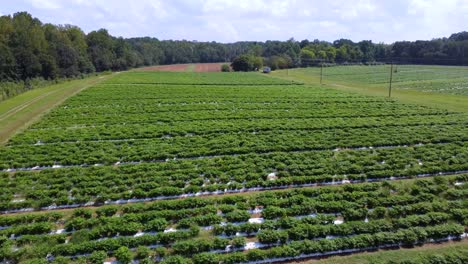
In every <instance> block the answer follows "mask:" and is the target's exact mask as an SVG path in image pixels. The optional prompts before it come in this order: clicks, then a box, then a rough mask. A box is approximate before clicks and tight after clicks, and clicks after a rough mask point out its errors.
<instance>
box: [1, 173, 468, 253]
mask: <svg viewBox="0 0 468 264" xmlns="http://www.w3.org/2000/svg"><path fill="white" fill-rule="evenodd" d="M452 180H453V178H452ZM447 184H448V181H444V179H443V178H438V179H437V180H436V181H430V180H418V181H416V182H415V183H414V184H412V185H411V189H410V190H406V188H407V187H408V186H392V185H388V184H365V185H357V186H346V187H335V188H323V190H322V189H309V190H307V189H304V190H290V191H285V192H271V193H263V194H260V195H257V196H255V197H245V196H236V197H223V198H206V199H205V198H203V199H186V200H184V201H185V202H180V203H177V201H165V202H157V203H153V204H148V205H143V204H136V205H128V206H125V207H122V213H121V214H120V217H115V216H114V217H110V216H112V215H115V214H116V213H117V210H118V208H117V207H102V208H100V209H99V211H97V212H96V213H97V217H98V218H94V217H93V216H92V213H91V214H90V212H89V211H87V210H83V209H78V210H76V211H75V213H74V215H73V217H72V219H71V221H72V222H70V223H73V224H68V228H71V229H76V228H77V227H79V226H81V228H83V227H84V228H86V226H88V227H93V229H99V228H100V227H101V228H104V226H105V225H106V224H111V223H114V222H115V221H117V222H115V223H114V224H115V225H114V227H113V229H110V231H109V229H108V228H107V230H108V232H107V234H108V235H111V236H112V234H113V233H112V232H113V231H112V230H114V231H115V229H114V228H121V229H122V230H120V231H122V232H123V233H124V232H125V231H129V230H123V229H125V226H127V227H133V226H134V225H130V224H128V225H127V224H124V223H125V222H122V221H123V220H121V219H124V220H127V221H128V220H132V221H135V220H136V219H139V220H138V221H142V220H143V219H142V218H141V217H142V216H145V218H144V219H147V220H146V221H148V222H146V223H147V224H146V225H147V226H148V227H149V226H150V225H152V227H151V228H150V229H158V230H162V228H163V227H164V224H167V222H165V221H174V220H176V219H178V220H177V221H178V222H180V221H182V220H183V219H184V218H185V219H187V218H189V217H194V216H195V217H196V216H197V215H205V214H206V213H207V212H208V211H206V210H209V211H211V212H214V211H215V210H216V211H217V210H219V209H223V210H225V214H224V215H223V216H224V217H226V218H227V217H228V215H229V217H230V220H232V221H237V220H239V218H238V217H237V216H235V213H237V212H238V211H237V210H238V209H236V208H238V207H239V206H240V203H241V201H244V202H250V203H252V204H256V205H257V206H258V205H262V206H263V207H264V209H263V212H262V215H263V214H264V216H265V217H267V218H269V219H276V217H281V214H279V215H278V213H277V212H278V210H281V208H283V210H289V206H288V205H289V204H291V203H294V204H297V203H298V201H302V200H304V199H306V198H307V196H304V194H309V195H312V196H316V197H321V199H327V200H329V199H332V200H333V198H332V197H333V196H334V195H335V194H336V195H338V196H337V198H341V199H346V197H344V196H343V195H344V194H348V195H352V196H351V197H354V199H355V200H356V202H353V203H349V202H348V203H343V201H345V200H335V201H334V202H335V204H336V205H338V204H344V205H343V206H342V207H341V208H342V211H343V216H344V217H345V219H351V220H352V219H354V218H355V217H356V216H355V215H354V214H353V213H352V212H350V210H357V211H359V210H360V209H359V208H362V206H363V205H361V203H366V201H367V197H365V194H367V193H368V192H367V191H371V190H373V191H371V192H370V193H369V194H372V193H373V192H375V194H373V195H371V196H372V197H376V198H378V197H379V196H380V195H379V193H377V192H380V193H382V194H383V193H387V196H388V197H387V199H383V198H380V199H381V200H382V204H385V203H393V202H395V201H392V200H393V199H391V197H400V196H402V198H403V197H405V196H404V193H405V192H406V193H408V194H410V193H412V192H414V191H415V190H418V192H420V195H419V197H420V198H419V199H415V197H413V196H411V195H408V196H406V198H405V200H406V202H403V200H401V201H400V203H402V204H405V205H401V206H398V205H395V206H394V207H390V208H387V209H383V210H389V212H390V211H392V210H396V209H394V208H398V207H400V209H399V210H398V211H395V212H394V213H391V214H390V213H388V214H385V213H384V214H382V213H378V214H377V213H376V214H375V215H373V216H372V217H371V218H370V219H371V220H370V221H369V222H367V223H366V222H364V221H363V216H360V217H359V218H360V219H361V220H360V222H349V221H345V223H344V224H343V225H337V226H335V225H331V226H328V227H324V226H323V224H325V226H326V225H327V223H325V222H328V221H329V220H331V218H329V217H326V216H324V217H320V216H319V217H306V218H300V219H296V218H289V219H288V218H280V219H276V220H273V221H265V222H264V223H262V224H252V225H251V228H253V229H256V232H259V233H258V234H257V238H258V239H259V240H261V241H263V243H264V244H276V243H279V242H281V241H280V240H282V239H283V242H287V241H294V240H303V239H304V238H306V237H307V238H312V237H314V238H318V237H324V236H327V235H331V236H333V235H340V236H342V235H352V236H351V237H355V236H357V235H358V234H359V233H362V232H364V233H375V232H379V230H380V231H382V230H387V231H388V230H390V229H392V228H397V229H392V230H394V231H395V232H398V231H399V230H398V228H411V227H415V226H427V225H431V224H441V223H444V222H445V221H447V220H448V219H449V218H453V219H458V220H457V221H460V219H463V218H460V216H459V215H457V214H452V215H448V214H444V213H432V212H434V211H442V210H444V208H447V207H446V206H448V207H449V208H451V212H457V210H462V209H461V208H463V205H462V203H461V201H462V200H458V202H457V200H455V201H453V202H449V203H450V205H448V204H444V202H441V201H438V202H433V203H431V202H419V203H414V202H417V201H418V200H427V199H428V198H429V197H431V196H432V194H431V192H435V193H434V195H435V196H433V197H434V198H433V199H435V197H436V196H440V195H443V193H444V192H446V191H449V189H452V188H454V187H453V186H452V187H449V185H447ZM389 189H392V190H393V192H389ZM392 193H393V194H392ZM423 194H425V195H423ZM323 195H328V197H327V196H323ZM340 195H341V197H339V196H340ZM273 197H277V198H279V199H274V198H273ZM437 199H440V198H437ZM310 200H311V201H313V200H314V199H310ZM410 201H411V202H410ZM226 203H227V204H233V206H230V207H229V206H227V205H224V206H223V205H222V204H226ZM412 203H414V204H412ZM445 203H447V202H445ZM207 204H217V206H219V208H218V209H216V208H214V207H206V205H207ZM299 204H301V203H300V202H299ZM331 204H332V202H322V203H320V202H319V203H315V206H316V207H317V208H323V209H324V210H330V208H331V206H330V205H331ZM302 205H303V206H307V205H308V206H310V205H312V204H307V203H305V202H302ZM190 206H192V207H193V206H195V208H198V209H196V210H195V212H193V209H185V210H182V211H181V208H188V207H190ZM277 206H281V207H277ZM457 207H458V208H460V209H457ZM164 208H166V209H169V208H172V209H174V213H170V212H169V211H167V210H163V211H161V209H164ZM204 208H206V209H204ZM269 208H270V209H269ZM352 208H355V209H352ZM403 208H405V210H406V213H402V211H401V209H403ZM148 209H153V210H156V211H147V210H148ZM333 209H335V210H336V208H333ZM229 210H231V211H229ZM379 210H380V211H381V210H382V209H378V208H374V209H373V210H372V211H368V210H366V211H367V212H369V213H371V212H374V211H379ZM138 211H139V212H144V213H135V212H138ZM177 211H179V212H180V214H177ZM465 211H466V210H465ZM184 212H185V213H184ZM425 213H427V214H426V215H410V214H425ZM405 214H406V215H409V216H407V217H404V218H400V219H398V217H400V216H401V215H405ZM465 214H466V212H465ZM371 215H372V214H371ZM385 215H387V217H395V219H394V220H391V221H390V222H383V221H386V220H372V219H374V217H375V218H376V219H379V218H381V217H385ZM83 217H86V218H83ZM174 217H175V218H174ZM231 217H232V218H231ZM242 217H244V218H243V219H244V220H245V216H242ZM242 217H241V218H242ZM364 217H365V216H364ZM56 219H57V218H56V217H51V218H50V219H49V220H50V221H56ZM79 219H82V220H81V221H80V220H79ZM86 219H88V220H86ZM93 219H96V220H93ZM157 219H159V220H157ZM162 219H166V220H162ZM391 219H392V218H391ZM28 221H30V219H29V220H27V221H26V222H28ZM83 221H84V222H83ZM87 221H91V222H90V223H89V225H84V226H83V223H85V222H87ZM317 221H318V222H317ZM320 221H324V222H321V223H320ZM80 222H81V223H82V224H81V225H79V224H78V223H80ZM10 223H11V222H10ZM65 224H66V225H67V222H65ZM188 224H189V223H185V224H184V225H188ZM192 224H193V223H192ZM205 224H210V223H205ZM316 224H319V225H318V226H317V225H316ZM239 226H242V227H245V226H246V224H244V225H239ZM340 226H341V227H340ZM449 227H450V228H449ZM220 228H227V226H224V227H215V229H214V230H213V232H214V233H213V235H216V234H219V230H220ZM278 228H280V230H276V229H278ZM300 228H302V229H303V230H308V231H307V234H309V235H307V236H306V237H304V236H296V235H298V234H302V232H300V230H299V229H300ZM311 228H313V229H311ZM439 228H445V229H444V230H446V231H447V230H452V231H450V232H454V230H457V231H456V232H455V233H450V232H449V233H450V234H452V235H456V234H458V233H457V232H459V231H460V227H459V226H456V225H451V226H447V225H442V226H440V227H439ZM127 229H128V228H127ZM130 229H131V228H130ZM142 229H143V228H142ZM6 230H7V229H6ZM104 230H106V229H104ZM135 230H136V229H135ZM135 230H130V231H129V233H128V234H132V232H131V231H135ZM268 230H269V231H268ZM275 230H276V231H275ZM461 230H462V231H463V228H462V229H461ZM85 231H86V230H83V231H80V232H78V231H75V232H74V233H73V234H72V235H71V238H68V241H69V242H68V243H65V242H64V241H63V239H59V237H62V238H64V237H65V241H67V238H66V236H64V235H50V239H52V241H56V242H57V244H51V245H50V247H51V251H49V252H53V253H54V254H55V255H66V256H70V255H71V256H73V255H76V254H84V253H90V251H89V250H91V251H93V250H95V249H105V250H106V251H112V250H115V249H117V248H118V247H119V246H121V245H126V246H129V247H136V246H138V245H161V246H162V245H166V246H171V245H172V246H171V247H172V248H173V249H174V247H175V250H176V252H177V253H180V254H182V255H186V256H190V255H192V254H195V253H200V252H199V251H195V252H193V251H190V250H189V251H188V252H186V251H184V250H182V249H183V248H187V246H188V245H190V246H191V245H195V244H202V245H203V244H205V245H206V243H209V244H208V245H211V244H210V243H211V242H210V241H214V240H211V239H212V238H210V239H209V240H208V241H204V242H205V243H201V242H200V241H198V240H193V241H192V240H188V241H186V240H187V239H189V238H190V237H196V236H197V235H198V232H199V231H198V229H197V228H190V229H189V230H186V231H185V230H184V231H175V232H173V233H157V234H146V235H142V236H141V237H135V238H132V237H120V238H112V239H106V240H100V241H88V242H86V241H87V240H86V239H85V238H86V237H87V238H88V239H89V238H92V236H91V234H93V233H92V231H86V232H85ZM94 231H96V230H94ZM286 231H287V232H288V235H287V239H286V240H284V235H282V232H286ZM432 231H433V230H432ZM432 231H431V232H432ZM100 232H103V231H102V229H101V231H100ZM109 232H110V233H109ZM223 232H224V231H223ZM298 232H299V233H298ZM314 232H315V234H316V236H314V235H313V234H314ZM114 234H115V233H114ZM94 236H95V233H94ZM420 236H421V237H420V238H418V239H421V238H424V237H425V235H424V234H420ZM98 237H101V236H98ZM427 237H432V236H431V235H428V236H427ZM435 237H438V236H435ZM41 238H43V239H46V240H47V239H48V238H45V237H41ZM95 238H97V237H94V239H95ZM275 238H277V240H274V239H275ZM83 239H85V240H83ZM334 239H338V238H334ZM215 240H216V239H215ZM15 241H16V240H15ZM27 241H37V240H36V239H35V238H34V237H33V236H25V237H19V238H18V242H11V243H23V244H24V243H27ZM176 241H180V242H176ZM216 241H218V242H217V243H216V244H218V245H219V243H221V244H223V245H224V247H225V246H226V245H227V244H230V243H231V242H232V240H231V242H230V241H229V240H227V239H217V240H216ZM261 241H260V242H261ZM174 242H175V244H172V243H174ZM122 243H123V244H122ZM288 243H292V242H288ZM23 244H21V245H23ZM213 245H214V244H213ZM224 247H212V246H209V247H208V249H209V250H217V249H219V250H221V249H224ZM188 248H191V247H188ZM205 249H207V248H206V247H205ZM19 252H20V253H24V254H27V249H24V251H23V248H21V249H20V251H19Z"/></svg>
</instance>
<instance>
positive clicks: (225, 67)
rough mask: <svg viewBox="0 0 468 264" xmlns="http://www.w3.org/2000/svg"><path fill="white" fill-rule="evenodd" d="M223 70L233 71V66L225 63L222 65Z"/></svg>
mask: <svg viewBox="0 0 468 264" xmlns="http://www.w3.org/2000/svg"><path fill="white" fill-rule="evenodd" d="M221 71H222V72H230V71H231V67H229V65H228V64H223V65H221Z"/></svg>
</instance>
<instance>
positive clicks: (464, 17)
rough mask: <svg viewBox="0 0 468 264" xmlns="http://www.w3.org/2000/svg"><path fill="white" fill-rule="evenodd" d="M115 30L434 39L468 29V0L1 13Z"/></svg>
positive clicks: (204, 2)
mask: <svg viewBox="0 0 468 264" xmlns="http://www.w3.org/2000/svg"><path fill="white" fill-rule="evenodd" d="M18 11H28V12H29V13H31V14H32V15H33V16H34V17H37V18H39V19H40V20H41V21H43V22H45V23H53V24H72V25H77V26H79V27H81V28H82V29H83V30H84V31H85V32H89V31H92V30H96V29H99V28H106V29H108V30H109V32H110V33H111V34H112V35H114V36H123V37H142V36H151V37H157V38H159V39H186V40H198V41H218V42H235V41H241V40H258V41H265V40H287V39H289V38H294V39H296V40H302V39H309V40H313V39H320V40H327V41H333V40H335V39H339V38H348V39H351V40H354V41H359V40H364V39H366V40H368V39H370V40H373V41H374V42H385V43H391V42H394V41H397V40H417V39H432V38H436V37H443V36H447V37H448V36H449V35H450V34H451V33H455V32H459V31H464V30H465V31H468V23H467V21H468V0H329V1H324V0H94V1H92V0H0V15H8V14H12V13H15V12H18Z"/></svg>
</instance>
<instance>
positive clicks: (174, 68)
mask: <svg viewBox="0 0 468 264" xmlns="http://www.w3.org/2000/svg"><path fill="white" fill-rule="evenodd" d="M189 65H190V64H171V65H158V66H150V67H144V68H139V69H137V71H169V72H183V71H186V69H187V68H188V67H189Z"/></svg>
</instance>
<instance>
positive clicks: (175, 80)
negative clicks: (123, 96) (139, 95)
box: [107, 71, 301, 88]
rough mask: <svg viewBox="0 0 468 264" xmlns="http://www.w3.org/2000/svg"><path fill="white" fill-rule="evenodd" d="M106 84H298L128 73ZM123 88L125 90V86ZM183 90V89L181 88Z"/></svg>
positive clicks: (247, 77)
mask: <svg viewBox="0 0 468 264" xmlns="http://www.w3.org/2000/svg"><path fill="white" fill-rule="evenodd" d="M107 84H115V85H128V84H131V85H140V84H147V85H152V84H159V85H179V86H184V85H291V84H301V83H300V82H294V81H287V80H281V79H278V78H269V77H266V76H264V75H261V74H255V73H246V72H210V73H193V72H160V73H157V74H155V73H153V72H136V71H135V72H128V73H125V74H120V75H118V76H116V77H115V78H112V79H111V80H109V81H108V82H107ZM123 88H126V87H125V86H124V87H123ZM182 88H184V87H182Z"/></svg>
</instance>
